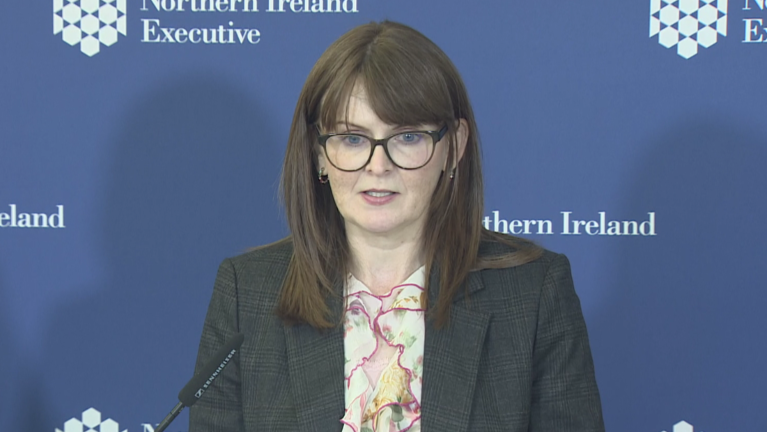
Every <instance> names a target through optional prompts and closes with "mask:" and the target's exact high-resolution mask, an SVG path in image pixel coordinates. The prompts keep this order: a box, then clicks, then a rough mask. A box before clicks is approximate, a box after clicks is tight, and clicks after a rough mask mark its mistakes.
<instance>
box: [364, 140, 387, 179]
mask: <svg viewBox="0 0 767 432" xmlns="http://www.w3.org/2000/svg"><path fill="white" fill-rule="evenodd" d="M392 167H394V164H392V162H391V161H390V160H389V157H388V156H387V155H386V150H385V149H384V146H382V145H378V146H376V147H375V149H373V157H372V158H370V162H368V164H367V166H366V167H365V168H366V170H367V171H370V172H373V173H376V174H380V173H385V172H387V171H391V170H392Z"/></svg>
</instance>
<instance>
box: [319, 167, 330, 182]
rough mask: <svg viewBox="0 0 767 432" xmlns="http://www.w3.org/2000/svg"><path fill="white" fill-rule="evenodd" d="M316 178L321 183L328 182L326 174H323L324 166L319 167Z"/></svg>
mask: <svg viewBox="0 0 767 432" xmlns="http://www.w3.org/2000/svg"><path fill="white" fill-rule="evenodd" d="M317 178H318V179H319V181H320V183H321V184H326V183H327V182H328V175H327V174H325V168H320V172H319V175H318V176H317Z"/></svg>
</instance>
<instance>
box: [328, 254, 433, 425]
mask: <svg viewBox="0 0 767 432" xmlns="http://www.w3.org/2000/svg"><path fill="white" fill-rule="evenodd" d="M425 276H426V270H425V268H424V267H421V268H420V269H418V270H416V271H415V273H413V274H412V275H411V276H410V277H409V278H408V279H407V280H406V281H405V282H403V283H402V284H401V285H397V286H395V287H394V288H392V290H391V292H390V293H389V294H387V295H385V296H376V295H373V294H372V293H371V292H370V290H369V289H368V287H366V286H365V285H364V284H363V283H362V282H360V281H359V280H357V279H356V278H355V277H354V276H350V277H349V281H348V283H347V286H346V311H345V313H344V316H345V322H344V353H345V355H344V357H345V370H344V378H345V383H344V384H345V386H344V388H345V397H346V413H345V415H344V417H343V418H342V419H341V422H342V423H343V424H344V428H343V432H402V431H408V432H419V431H420V430H421V421H420V419H421V402H420V401H421V385H422V383H423V379H422V377H423V341H424V310H423V309H422V307H421V294H422V293H423V292H424V291H423V285H424V282H425Z"/></svg>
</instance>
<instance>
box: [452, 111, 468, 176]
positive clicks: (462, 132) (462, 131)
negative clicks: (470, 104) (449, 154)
mask: <svg viewBox="0 0 767 432" xmlns="http://www.w3.org/2000/svg"><path fill="white" fill-rule="evenodd" d="M468 141H469V122H467V121H466V119H460V120H458V130H456V131H455V144H456V147H457V148H456V151H457V153H456V158H455V160H456V164H457V163H458V161H460V160H461V158H462V157H463V152H464V151H465V150H466V143H467V142H468ZM453 168H455V167H453Z"/></svg>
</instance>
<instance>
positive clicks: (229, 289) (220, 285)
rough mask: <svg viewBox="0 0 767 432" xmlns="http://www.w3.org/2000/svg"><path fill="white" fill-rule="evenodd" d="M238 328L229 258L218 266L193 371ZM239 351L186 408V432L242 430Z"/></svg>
mask: <svg viewBox="0 0 767 432" xmlns="http://www.w3.org/2000/svg"><path fill="white" fill-rule="evenodd" d="M238 331H239V317H238V292H237V275H236V272H235V269H234V265H233V264H232V262H231V261H230V260H228V259H227V260H224V262H223V263H221V266H219V268H218V275H217V276H216V282H215V285H214V288H213V297H212V298H211V300H210V306H208V313H207V315H206V317H205V324H204V325H203V329H202V337H201V338H200V348H199V350H198V353H197V363H196V366H195V373H197V372H198V371H199V370H200V368H202V366H203V364H204V363H205V362H206V361H208V359H209V358H210V357H211V356H212V355H213V353H215V352H216V351H217V350H218V349H219V348H220V347H221V346H222V345H223V344H224V342H225V341H226V340H227V339H229V338H230V337H231V336H233V335H234V334H235V333H237V332H238ZM240 389H241V384H240V354H239V353H237V354H235V356H234V357H233V358H232V360H231V361H230V362H229V364H228V365H227V366H226V367H225V368H224V370H223V371H222V373H221V374H220V375H219V376H218V377H217V378H216V381H214V382H213V384H212V385H211V386H210V387H209V388H208V389H207V390H206V391H205V393H204V394H203V395H202V397H201V398H200V399H199V400H198V401H197V403H195V404H194V405H193V406H192V407H191V408H190V411H189V432H243V431H244V430H245V426H244V423H243V415H242V400H241V390H240Z"/></svg>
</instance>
